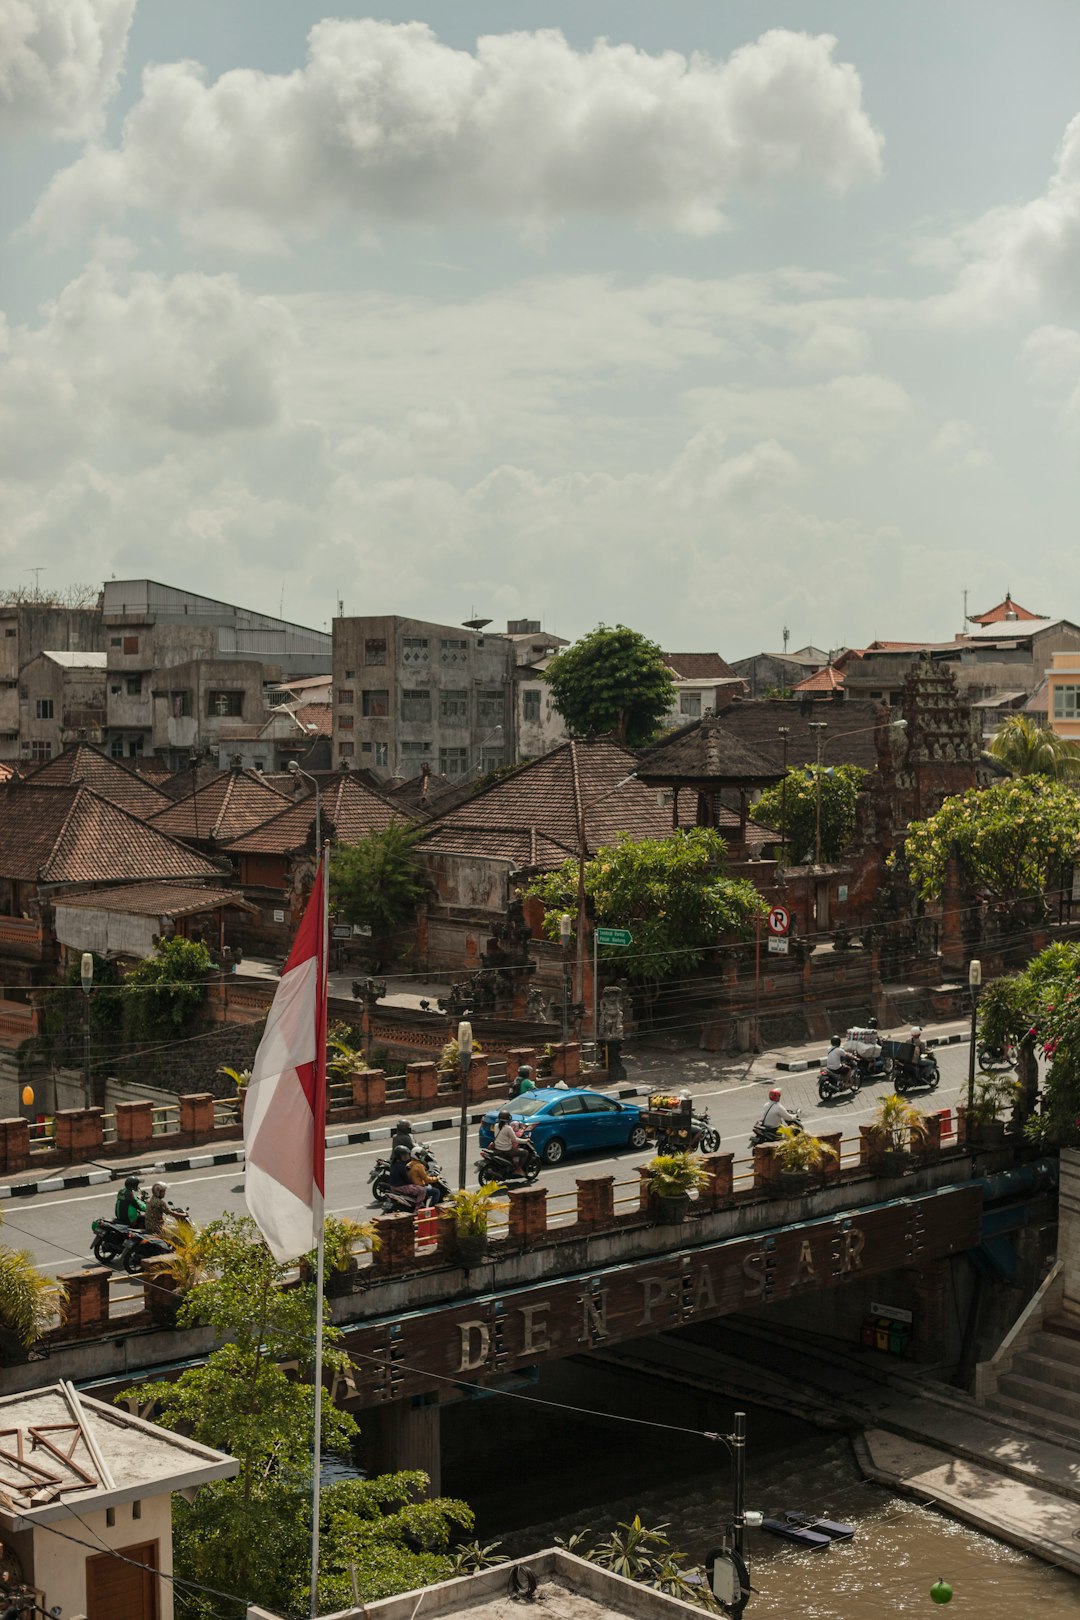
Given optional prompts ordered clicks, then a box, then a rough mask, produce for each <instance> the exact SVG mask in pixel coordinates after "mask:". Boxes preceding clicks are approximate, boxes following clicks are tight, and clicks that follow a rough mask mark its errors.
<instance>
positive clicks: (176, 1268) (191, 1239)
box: [143, 1216, 210, 1327]
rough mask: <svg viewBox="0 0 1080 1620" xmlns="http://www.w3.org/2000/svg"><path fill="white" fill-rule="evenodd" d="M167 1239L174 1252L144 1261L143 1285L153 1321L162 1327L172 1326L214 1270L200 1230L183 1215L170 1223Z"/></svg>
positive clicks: (167, 1228) (167, 1227) (166, 1233)
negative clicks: (208, 1260)
mask: <svg viewBox="0 0 1080 1620" xmlns="http://www.w3.org/2000/svg"><path fill="white" fill-rule="evenodd" d="M165 1236H166V1238H167V1239H168V1241H169V1243H170V1245H171V1248H170V1251H169V1253H168V1254H163V1255H160V1256H159V1257H158V1258H157V1259H155V1260H148V1261H144V1262H143V1286H144V1289H145V1291H146V1304H147V1309H148V1310H149V1312H150V1316H151V1319H152V1320H153V1321H154V1322H155V1323H156V1324H157V1325H158V1326H159V1327H172V1326H174V1325H175V1323H176V1316H177V1312H178V1311H179V1309H180V1306H181V1304H182V1303H183V1301H184V1299H185V1298H186V1297H187V1295H188V1294H190V1293H191V1291H192V1289H193V1288H197V1287H198V1286H199V1284H200V1283H203V1282H206V1280H207V1278H208V1277H209V1275H210V1268H209V1264H208V1262H207V1254H206V1245H205V1242H204V1239H203V1234H202V1229H201V1228H200V1227H198V1226H195V1225H194V1224H193V1223H192V1222H191V1221H189V1220H187V1219H186V1218H185V1217H184V1216H181V1217H180V1218H179V1219H177V1220H175V1221H169V1222H168V1224H167V1225H166V1227H165ZM166 1279H167V1280H166ZM147 1283H149V1285H150V1286H149V1287H147Z"/></svg>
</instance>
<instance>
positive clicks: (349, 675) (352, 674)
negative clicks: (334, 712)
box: [345, 669, 356, 702]
mask: <svg viewBox="0 0 1080 1620" xmlns="http://www.w3.org/2000/svg"><path fill="white" fill-rule="evenodd" d="M345 679H346V680H347V681H355V679H356V671H355V669H347V670H346V671H345ZM349 701H350V702H351V701H352V699H351V698H350V700H349Z"/></svg>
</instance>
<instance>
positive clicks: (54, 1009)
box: [44, 955, 124, 1068]
mask: <svg viewBox="0 0 1080 1620" xmlns="http://www.w3.org/2000/svg"><path fill="white" fill-rule="evenodd" d="M44 1002H45V1018H44V1022H45V1045H46V1047H47V1049H48V1052H49V1056H50V1057H51V1059H52V1061H53V1062H54V1063H56V1064H59V1065H62V1066H63V1067H72V1068H77V1067H79V1066H80V1065H81V1063H82V1060H83V1037H84V1032H85V1027H86V1026H85V1022H84V1020H85V1018H86V1013H87V1006H86V1001H85V998H84V996H83V991H82V971H81V965H80V963H79V962H78V961H74V962H71V963H69V964H68V966H67V967H66V968H65V969H64V971H63V973H62V974H61V975H60V978H59V981H58V983H57V985H56V987H55V988H54V989H52V990H49V991H48V992H47V993H46V995H45V997H44ZM89 1013H90V1042H91V1048H92V1051H93V1054H94V1058H95V1060H96V1062H97V1063H100V1062H101V1061H102V1060H103V1059H106V1058H107V1057H108V1056H110V1055H111V1054H113V1053H115V1052H118V1051H119V1050H120V1049H121V1047H122V1045H123V1040H124V994H123V990H122V988H121V975H120V969H119V967H118V966H117V964H116V962H114V961H111V960H110V959H109V958H108V957H105V956H97V955H95V956H94V989H93V992H92V993H91V996H90V1007H89Z"/></svg>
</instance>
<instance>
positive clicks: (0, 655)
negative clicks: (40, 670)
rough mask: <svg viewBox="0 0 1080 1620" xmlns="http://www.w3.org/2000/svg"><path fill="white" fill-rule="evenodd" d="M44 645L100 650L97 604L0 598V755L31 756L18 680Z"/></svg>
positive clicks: (2, 757) (5, 757)
mask: <svg viewBox="0 0 1080 1620" xmlns="http://www.w3.org/2000/svg"><path fill="white" fill-rule="evenodd" d="M46 648H52V649H54V650H55V651H58V652H101V650H102V629H101V607H100V605H97V606H87V607H69V606H66V605H65V604H64V603H62V602H55V601H50V600H47V599H40V600H39V599H29V600H21V601H11V602H4V603H0V760H12V761H15V760H19V759H29V758H30V757H31V755H30V752H29V750H27V751H26V752H24V751H23V748H22V740H23V739H22V737H21V735H20V720H21V715H20V697H19V683H20V676H21V673H22V671H23V670H24V669H25V668H26V666H27V664H29V663H31V662H32V660H33V659H35V658H38V657H40V655H41V654H42V653H43V652H44V651H45V650H46ZM25 740H26V741H27V742H30V741H31V738H30V737H29V736H27V737H26V739H25ZM38 740H45V739H44V738H38Z"/></svg>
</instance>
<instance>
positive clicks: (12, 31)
mask: <svg viewBox="0 0 1080 1620" xmlns="http://www.w3.org/2000/svg"><path fill="white" fill-rule="evenodd" d="M134 11H135V0H0V131H2V132H3V133H4V134H6V135H9V136H10V135H23V134H33V135H37V134H45V135H51V136H57V137H64V138H68V139H75V138H79V137H82V136H86V135H93V134H95V133H96V132H97V131H98V129H99V127H100V124H101V115H102V112H103V109H104V107H105V105H106V103H107V102H108V100H109V98H110V97H111V95H112V93H113V91H114V90H115V89H116V84H117V81H118V79H119V77H120V70H121V68H122V67H123V65H124V54H125V51H126V49H127V36H128V29H129V27H130V25H131V19H132V16H133V15H134Z"/></svg>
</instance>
